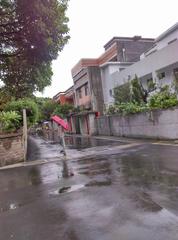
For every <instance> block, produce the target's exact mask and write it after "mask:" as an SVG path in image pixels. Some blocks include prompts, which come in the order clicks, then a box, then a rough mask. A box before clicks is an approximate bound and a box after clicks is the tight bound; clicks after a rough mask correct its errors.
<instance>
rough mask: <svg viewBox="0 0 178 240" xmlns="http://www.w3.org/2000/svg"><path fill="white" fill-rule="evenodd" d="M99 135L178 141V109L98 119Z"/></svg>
mask: <svg viewBox="0 0 178 240" xmlns="http://www.w3.org/2000/svg"><path fill="white" fill-rule="evenodd" d="M96 126H97V133H98V135H108V136H109V135H112V136H121V137H140V138H155V139H178V108H177V107H176V108H173V109H167V110H154V111H150V112H144V113H138V114H129V115H127V116H120V115H110V116H101V117H99V118H97V119H96Z"/></svg>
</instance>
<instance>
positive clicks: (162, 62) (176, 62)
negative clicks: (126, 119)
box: [100, 23, 178, 107]
mask: <svg viewBox="0 0 178 240" xmlns="http://www.w3.org/2000/svg"><path fill="white" fill-rule="evenodd" d="M100 67H101V69H102V87H103V95H104V104H105V106H106V107H107V106H108V105H110V104H112V103H113V102H114V98H113V96H112V94H113V88H114V87H116V86H120V85H122V84H124V83H125V82H127V81H129V80H131V79H133V78H134V77H135V75H137V76H138V78H140V80H141V81H142V84H143V86H144V87H145V88H148V85H149V84H148V83H149V82H150V81H153V82H155V83H156V84H157V85H158V86H163V85H165V84H166V85H170V86H171V85H172V83H173V81H174V79H175V75H177V74H178V23H176V24H175V25H174V26H172V27H171V28H170V29H168V30H167V31H165V32H164V33H162V34H161V35H160V36H159V37H158V38H156V39H155V43H154V44H153V46H152V47H151V48H150V49H148V50H147V51H146V52H144V53H143V54H142V55H141V56H140V61H137V62H136V63H130V64H129V63H128V64H127V65H124V64H123V63H122V64H121V63H119V62H115V63H111V62H108V63H106V64H104V65H103V66H100Z"/></svg>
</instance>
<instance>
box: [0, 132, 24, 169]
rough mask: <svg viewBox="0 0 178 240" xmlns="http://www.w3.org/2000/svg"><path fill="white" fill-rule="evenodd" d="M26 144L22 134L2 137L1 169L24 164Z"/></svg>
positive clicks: (0, 139) (0, 138)
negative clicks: (19, 163) (20, 163)
mask: <svg viewBox="0 0 178 240" xmlns="http://www.w3.org/2000/svg"><path fill="white" fill-rule="evenodd" d="M23 160H24V144H23V135H22V133H18V134H8V135H0V167H2V166H5V165H9V164H14V163H18V162H22V161H23Z"/></svg>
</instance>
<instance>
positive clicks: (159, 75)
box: [158, 72, 166, 80]
mask: <svg viewBox="0 0 178 240" xmlns="http://www.w3.org/2000/svg"><path fill="white" fill-rule="evenodd" d="M165 76H166V74H165V72H161V73H158V79H159V80H161V79H163V78H165Z"/></svg>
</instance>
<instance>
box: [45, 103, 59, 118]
mask: <svg viewBox="0 0 178 240" xmlns="http://www.w3.org/2000/svg"><path fill="white" fill-rule="evenodd" d="M58 106H59V103H56V102H54V101H53V100H51V99H47V100H46V101H44V103H43V105H42V107H41V120H50V118H51V116H52V114H53V112H54V110H55V109H56V108H57V107H58Z"/></svg>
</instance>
